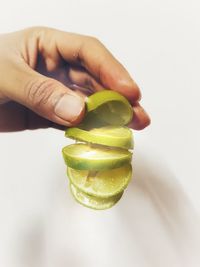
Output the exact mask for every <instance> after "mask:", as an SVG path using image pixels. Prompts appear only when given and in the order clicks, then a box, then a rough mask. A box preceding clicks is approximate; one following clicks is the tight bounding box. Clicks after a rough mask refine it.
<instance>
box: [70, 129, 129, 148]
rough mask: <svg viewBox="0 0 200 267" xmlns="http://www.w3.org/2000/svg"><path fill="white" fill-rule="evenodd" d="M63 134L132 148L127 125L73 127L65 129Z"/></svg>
mask: <svg viewBox="0 0 200 267" xmlns="http://www.w3.org/2000/svg"><path fill="white" fill-rule="evenodd" d="M65 136H66V137H69V138H72V139H75V140H79V141H84V142H88V143H93V144H100V145H105V146H111V147H120V148H125V149H132V148H133V138H132V131H131V130H130V129H129V128H127V127H120V126H105V127H101V128H94V129H91V130H89V131H86V130H83V129H80V128H75V127H74V128H69V129H67V130H66V132H65Z"/></svg>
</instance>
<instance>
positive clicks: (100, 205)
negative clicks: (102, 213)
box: [70, 184, 123, 210]
mask: <svg viewBox="0 0 200 267" xmlns="http://www.w3.org/2000/svg"><path fill="white" fill-rule="evenodd" d="M70 189H71V192H72V195H73V196H74V198H75V199H76V201H78V202H79V203H80V204H82V205H84V206H86V207H88V208H92V209H96V210H105V209H108V208H111V207H112V206H113V205H115V204H116V203H117V202H118V201H119V200H120V198H121V197H122V195H123V191H122V192H121V193H119V194H118V195H115V196H113V197H109V198H99V197H94V196H90V195H87V194H85V193H84V192H82V191H80V190H79V189H78V188H76V187H75V186H74V185H73V184H70Z"/></svg>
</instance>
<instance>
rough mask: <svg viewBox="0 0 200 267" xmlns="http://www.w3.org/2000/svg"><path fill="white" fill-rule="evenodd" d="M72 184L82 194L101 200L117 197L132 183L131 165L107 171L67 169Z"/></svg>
mask: <svg viewBox="0 0 200 267" xmlns="http://www.w3.org/2000/svg"><path fill="white" fill-rule="evenodd" d="M67 175H68V177H69V179H70V182H71V183H72V184H73V185H74V186H76V187H77V188H78V189H79V190H81V191H82V192H84V193H86V194H89V195H92V196H95V197H101V198H107V197H111V196H114V195H117V194H119V193H121V192H122V191H124V189H125V188H126V187H127V185H128V184H129V182H130V179H131V176H132V168H131V165H130V164H127V165H124V166H122V167H120V168H117V169H113V170H105V171H87V170H75V169H72V168H69V167H68V168H67Z"/></svg>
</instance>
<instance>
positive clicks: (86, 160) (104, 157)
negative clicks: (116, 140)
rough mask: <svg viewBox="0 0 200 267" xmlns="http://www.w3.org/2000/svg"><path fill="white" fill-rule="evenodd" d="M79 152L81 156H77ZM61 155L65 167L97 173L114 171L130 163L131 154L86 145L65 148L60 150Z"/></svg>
mask: <svg viewBox="0 0 200 267" xmlns="http://www.w3.org/2000/svg"><path fill="white" fill-rule="evenodd" d="M91 148H92V153H90V151H91ZM79 151H80V152H81V153H82V155H81V154H79V155H78V152H79ZM62 153H63V158H64V161H65V163H66V165H67V166H68V167H70V168H73V169H76V170H96V171H99V170H108V169H115V168H118V167H121V166H122V165H124V164H127V163H130V162H131V158H132V153H131V152H129V151H128V150H125V149H119V148H115V149H109V148H107V147H103V146H102V147H94V146H89V145H87V144H73V145H69V146H66V147H64V148H63V149H62ZM111 155H112V156H111ZM95 156H96V157H95ZM97 156H98V158H97Z"/></svg>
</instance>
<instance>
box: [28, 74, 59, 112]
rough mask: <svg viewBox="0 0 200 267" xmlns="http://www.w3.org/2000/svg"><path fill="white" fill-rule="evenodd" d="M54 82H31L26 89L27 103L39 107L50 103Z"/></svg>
mask: <svg viewBox="0 0 200 267" xmlns="http://www.w3.org/2000/svg"><path fill="white" fill-rule="evenodd" d="M55 87H56V82H55V81H54V80H53V79H45V80H32V81H30V82H29V83H28V85H27V87H26V92H27V98H28V101H29V102H31V104H32V106H33V107H39V106H41V105H44V104H47V103H48V102H50V101H51V99H52V96H53V92H54V90H55Z"/></svg>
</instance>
